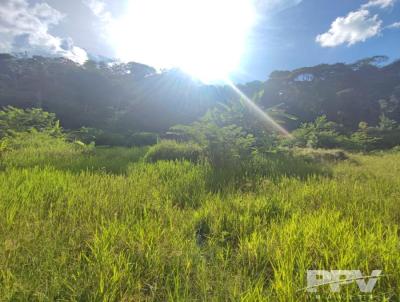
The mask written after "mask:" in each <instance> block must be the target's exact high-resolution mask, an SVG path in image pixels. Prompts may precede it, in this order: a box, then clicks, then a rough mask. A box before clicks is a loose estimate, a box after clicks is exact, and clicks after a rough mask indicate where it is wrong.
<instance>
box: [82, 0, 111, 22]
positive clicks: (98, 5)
mask: <svg viewBox="0 0 400 302" xmlns="http://www.w3.org/2000/svg"><path fill="white" fill-rule="evenodd" d="M83 3H84V4H85V5H86V6H87V7H89V9H90V10H91V11H92V13H93V14H94V15H95V16H96V17H98V18H99V19H100V20H101V21H102V22H105V23H109V22H111V21H112V16H111V14H110V12H108V11H107V10H106V4H105V2H103V1H101V0H83Z"/></svg>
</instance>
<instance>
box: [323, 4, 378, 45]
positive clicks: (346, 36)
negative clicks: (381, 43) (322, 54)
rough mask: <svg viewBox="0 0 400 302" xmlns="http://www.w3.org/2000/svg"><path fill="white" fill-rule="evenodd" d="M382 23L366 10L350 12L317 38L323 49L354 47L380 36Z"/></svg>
mask: <svg viewBox="0 0 400 302" xmlns="http://www.w3.org/2000/svg"><path fill="white" fill-rule="evenodd" d="M381 30H382V21H381V20H380V19H379V18H378V16H377V15H374V16H371V15H370V13H369V11H368V10H366V9H360V10H358V11H353V12H350V13H349V14H348V15H347V16H346V17H338V18H337V19H336V20H335V21H333V23H332V24H331V28H330V29H329V31H328V32H326V33H323V34H320V35H318V36H317V38H316V41H317V42H318V43H319V44H320V45H321V46H322V47H335V46H338V45H341V44H347V45H353V44H356V43H358V42H364V41H366V40H367V39H369V38H372V37H374V36H376V35H378V34H379V33H380V32H381Z"/></svg>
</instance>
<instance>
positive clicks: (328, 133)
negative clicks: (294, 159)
mask: <svg viewBox="0 0 400 302" xmlns="http://www.w3.org/2000/svg"><path fill="white" fill-rule="evenodd" d="M339 128H340V126H339V125H337V124H336V123H334V122H330V121H328V119H327V117H326V116H325V115H324V116H320V117H318V118H317V119H316V120H315V121H314V122H312V123H304V124H302V125H301V126H300V127H299V128H298V129H296V130H294V131H293V133H292V135H293V137H292V138H287V139H286V140H284V145H288V146H292V147H308V148H337V147H340V146H341V145H342V142H343V140H344V136H342V135H341V134H340V133H339V132H338V130H339Z"/></svg>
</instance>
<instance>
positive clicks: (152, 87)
mask: <svg viewBox="0 0 400 302" xmlns="http://www.w3.org/2000/svg"><path fill="white" fill-rule="evenodd" d="M383 60H384V57H374V58H369V59H364V60H361V61H358V62H356V63H354V64H347V65H346V64H341V63H338V64H335V65H318V66H315V67H307V68H301V69H297V70H294V71H276V72H273V73H272V74H271V75H270V77H269V79H268V80H267V81H265V82H264V83H262V82H252V83H247V84H243V85H238V87H239V88H240V89H241V90H242V91H243V92H244V93H245V94H247V95H248V96H249V97H250V98H253V99H254V100H255V101H256V102H257V103H258V104H259V105H260V106H262V107H263V108H269V107H272V106H276V105H278V106H280V108H282V109H284V110H285V111H286V112H287V113H289V114H292V115H294V116H296V117H297V118H298V119H297V121H292V122H290V123H289V124H287V127H288V128H290V129H293V128H296V127H297V126H298V125H299V124H300V123H301V122H309V121H313V120H314V119H315V118H316V117H318V116H320V115H326V116H327V117H328V119H329V120H331V121H335V122H337V123H340V124H343V125H344V126H345V127H349V128H353V129H354V128H357V127H358V124H359V123H360V122H361V121H363V122H367V123H368V124H370V125H377V123H378V121H379V116H380V115H381V114H385V115H386V116H387V117H389V118H390V119H393V120H395V121H400V62H399V61H397V62H394V63H391V64H388V65H383V64H382V61H383ZM235 99H238V97H237V95H236V94H235V93H234V92H233V91H232V89H231V88H229V87H228V86H220V85H204V84H202V83H200V82H198V81H196V80H194V79H192V78H191V77H189V76H187V75H186V74H184V73H182V72H180V71H179V70H164V71H161V72H158V71H156V70H155V69H154V68H152V67H149V66H146V65H142V64H138V63H127V64H123V63H114V64H111V65H110V64H107V63H101V62H100V63H96V62H94V61H88V62H86V63H85V64H84V65H79V64H76V63H74V62H72V61H69V60H67V59H61V58H45V57H38V56H35V57H32V58H19V57H13V56H11V55H8V54H2V55H0V106H6V105H12V106H15V107H21V108H29V107H40V108H43V109H44V110H46V111H49V112H54V113H56V115H57V117H58V118H59V119H60V121H61V124H62V125H63V126H64V127H65V128H67V129H77V128H80V127H82V126H86V127H94V128H99V129H103V130H104V129H107V130H110V131H112V132H124V131H131V132H141V131H152V132H165V131H166V130H168V129H169V128H170V127H171V126H173V125H176V124H186V123H191V122H193V121H195V120H197V119H198V118H199V117H201V116H202V115H204V113H205V112H206V111H207V110H208V109H210V108H212V107H214V106H215V105H216V104H217V103H221V102H222V103H226V102H227V101H230V100H235Z"/></svg>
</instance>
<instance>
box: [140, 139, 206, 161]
mask: <svg viewBox="0 0 400 302" xmlns="http://www.w3.org/2000/svg"><path fill="white" fill-rule="evenodd" d="M202 155H203V149H202V148H201V147H200V146H199V145H197V144H195V143H179V142H176V141H171V140H164V141H161V142H160V143H158V144H157V145H154V146H152V147H150V149H149V151H148V152H147V153H146V156H145V157H144V158H145V160H146V161H148V162H156V161H159V160H188V161H191V162H198V161H199V160H200V158H201V156H202Z"/></svg>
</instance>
